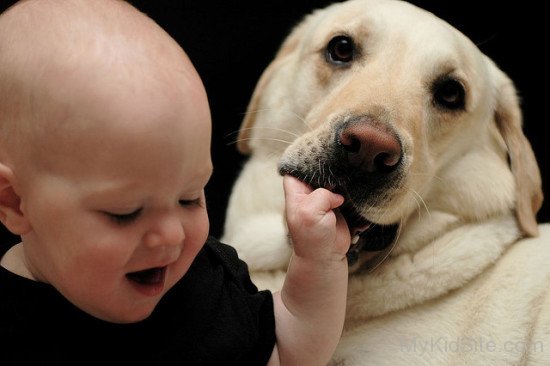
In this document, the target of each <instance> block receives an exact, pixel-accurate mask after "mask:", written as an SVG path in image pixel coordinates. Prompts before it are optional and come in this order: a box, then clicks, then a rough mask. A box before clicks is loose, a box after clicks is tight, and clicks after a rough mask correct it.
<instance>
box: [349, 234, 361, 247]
mask: <svg viewBox="0 0 550 366" xmlns="http://www.w3.org/2000/svg"><path fill="white" fill-rule="evenodd" d="M360 234H361V233H357V234H355V235H354V236H353V238H351V244H352V245H355V244H357V242H358V241H359V238H360Z"/></svg>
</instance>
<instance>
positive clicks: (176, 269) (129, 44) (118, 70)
mask: <svg viewBox="0 0 550 366" xmlns="http://www.w3.org/2000/svg"><path fill="white" fill-rule="evenodd" d="M85 3H86V2H85V1H83V2H82V4H85ZM89 3H90V2H89ZM94 3H95V4H97V5H94V6H97V9H96V10H97V11H98V14H99V13H101V12H102V11H105V12H106V13H109V14H111V13H113V12H114V11H116V12H118V13H117V16H116V19H117V22H119V23H122V24H125V25H124V26H121V28H119V29H117V30H116V31H117V32H119V33H120V34H121V35H122V36H123V37H119V38H117V37H104V38H102V37H101V34H102V33H101V32H102V30H101V29H109V32H112V31H113V30H112V28H109V27H110V26H111V25H110V24H103V23H105V22H109V18H108V17H105V16H98V17H95V18H94V15H93V12H92V13H90V11H89V10H90V9H87V12H85V14H86V19H78V14H71V16H72V17H73V18H76V20H75V22H76V23H75V24H79V26H82V24H85V26H88V27H91V28H92V29H93V27H94V22H98V23H99V24H98V29H97V30H96V31H97V32H96V33H97V34H98V36H97V37H95V38H94V42H97V43H99V44H96V43H95V44H94V47H96V50H95V51H93V52H92V51H88V50H87V49H86V48H83V49H82V50H81V52H82V54H81V55H80V59H79V60H78V62H75V63H74V64H70V62H68V61H66V58H65V57H63V53H62V49H63V48H70V47H71V44H70V43H71V40H70V39H69V40H67V42H68V43H69V44H63V42H60V41H59V40H58V39H57V38H55V37H52V38H51V39H49V38H48V34H47V32H40V34H39V36H40V37H44V39H43V40H42V41H43V43H44V42H45V43H46V44H47V42H48V41H49V42H52V41H53V39H55V40H56V41H55V43H51V44H50V45H51V49H50V48H48V47H45V48H44V49H41V50H39V51H36V54H35V55H34V58H31V61H29V62H28V64H26V65H25V66H26V69H24V70H23V71H21V72H22V74H21V75H35V76H36V75H39V77H29V78H28V79H27V80H24V82H25V83H27V84H26V85H25V87H24V88H23V89H22V90H29V91H30V92H29V95H31V96H32V98H31V99H32V105H29V106H25V108H23V109H22V112H21V113H19V112H18V113H12V115H14V116H17V118H18V119H19V120H16V122H14V123H17V124H16V125H14V126H15V127H14V126H10V125H8V124H9V123H12V122H10V121H6V120H1V121H0V123H2V124H4V125H0V128H1V129H2V131H4V133H3V134H2V136H6V134H7V133H12V134H13V136H9V137H3V138H2V139H0V220H1V221H2V223H3V224H4V225H5V226H6V227H7V228H8V229H9V230H10V231H12V232H13V233H14V234H17V235H20V236H21V238H22V242H21V243H20V244H18V245H16V246H14V247H12V248H11V249H10V250H9V251H8V252H7V253H6V255H4V257H2V258H1V261H0V265H1V266H3V267H4V268H6V269H8V270H10V271H11V272H13V273H16V274H18V275H21V276H23V277H27V278H29V279H32V280H36V281H41V282H45V283H49V284H51V285H52V286H54V287H55V288H56V289H57V290H58V291H59V292H60V293H61V294H63V296H65V297H66V298H67V299H68V300H69V301H71V302H72V303H73V304H75V305H76V306H78V307H79V308H80V309H82V310H83V311H85V312H87V313H89V314H91V315H93V316H95V317H97V318H99V319H103V320H106V321H110V322H115V323H131V322H136V321H139V320H142V319H144V318H146V317H148V316H149V315H150V314H151V312H152V311H153V310H154V308H155V306H156V305H157V304H158V302H159V301H160V299H161V298H162V296H163V295H164V294H165V293H166V292H167V291H168V290H169V289H170V288H171V287H172V286H173V285H174V284H175V283H176V282H177V281H179V280H180V279H181V278H182V277H183V276H184V275H185V273H186V272H187V270H188V269H189V266H190V265H191V263H192V262H193V260H194V259H195V257H196V255H197V254H198V252H199V251H200V249H201V248H202V246H203V245H204V243H205V241H206V238H207V235H208V230H209V224H208V215H207V211H206V202H205V196H204V187H205V185H206V184H207V182H208V180H209V178H210V175H211V173H212V163H211V157H210V134H211V123H210V114H209V110H208V101H207V97H206V93H205V91H204V87H203V85H202V83H201V81H200V78H199V76H198V74H197V73H196V71H195V69H194V68H193V65H192V64H191V62H190V61H189V59H188V58H187V57H186V56H185V54H184V53H183V51H182V50H181V49H180V48H179V46H178V45H177V44H176V43H175V42H174V41H173V40H172V39H170V38H169V36H168V35H167V34H166V33H164V32H163V31H162V30H161V29H160V28H159V27H158V26H156V25H155V24H154V23H153V22H152V21H150V20H149V19H147V18H146V17H145V16H143V15H142V14H141V13H139V12H137V11H136V10H135V9H133V8H131V7H130V6H127V5H126V4H123V3H120V2H115V1H103V0H102V1H97V2H94ZM76 4H78V2H76ZM44 6H50V7H51V4H48V3H45V2H40V1H27V2H26V3H25V4H24V6H23V7H20V8H19V9H18V10H17V11H12V12H11V13H9V14H8V16H9V17H12V18H11V19H10V18H8V20H9V21H10V22H11V23H9V22H8V23H7V24H10V27H9V30H10V31H12V32H17V34H20V35H21V34H24V35H25V36H24V37H23V40H22V41H21V42H18V45H20V46H18V47H23V48H24V47H25V42H24V41H25V37H29V38H28V39H27V40H30V39H31V37H32V36H33V35H32V34H31V35H28V34H29V29H13V28H14V27H16V26H18V24H20V23H18V22H17V19H18V18H17V17H26V16H27V15H28V14H29V13H30V14H31V15H32V14H35V15H36V14H44V11H45V9H44V8H43V7H44ZM56 6H57V7H58V8H59V7H62V5H60V4H57V5H56ZM58 10H59V9H58ZM92 10H93V9H92ZM67 11H70V9H69V10H67ZM94 11H95V10H94ZM25 12H27V13H25ZM90 14H92V15H90ZM55 15H56V13H55V12H52V13H51V14H46V15H45V16H37V18H36V19H34V23H33V27H32V29H35V28H36V29H39V28H40V27H39V26H40V22H44V23H45V24H42V26H45V27H48V26H51V27H52V28H55V26H54V25H55V24H60V23H61V22H60V20H61V19H56V17H55ZM6 18H7V17H6V16H4V17H3V18H0V30H3V29H2V26H1V24H2V23H4V24H6ZM13 19H15V20H13ZM79 21H80V23H78V22H79ZM126 21H127V22H126ZM37 22H38V23H37ZM102 22H103V23H102ZM37 24H38V26H37ZM117 24H118V23H117ZM69 26H70V25H69ZM100 26H105V27H103V28H101V27H100ZM99 28H101V29H99ZM31 33H32V32H31ZM89 33H90V32H85V33H83V34H82V35H81V36H75V39H74V42H75V44H79V45H82V44H87V43H86V42H87V41H89V40H90V38H89V37H87V36H86V34H89ZM1 34H4V35H5V34H6V31H5V30H4V32H2V33H1ZM111 34H112V33H111ZM34 36H35V37H38V36H37V35H36V34H35V35H34ZM1 37H4V36H1V35H0V45H1V43H2V39H1ZM78 37H84V38H83V39H80V38H78ZM86 37H87V38H86ZM125 37H127V38H125ZM98 39H99V41H97V40H98ZM113 39H115V40H113ZM138 40H139V41H138ZM113 42H117V43H116V44H112V43H113ZM136 42H138V43H136ZM137 44H139V47H138V48H140V49H138V50H137V51H136V45H137ZM21 45H22V46H21ZM27 46H28V44H27ZM28 47H29V50H30V49H31V48H32V47H30V46H28ZM60 48H61V49H60ZM97 48H99V50H100V52H98V53H97V52H96V51H97ZM151 50H154V51H155V52H151ZM29 52H30V51H29ZM17 54H18V53H17V50H16V51H14V55H17ZM21 54H23V53H21ZM98 55H100V56H101V57H98ZM150 55H155V56H154V57H152V56H150ZM15 58H16V57H15ZM33 60H34V61H33ZM67 63H69V64H67ZM1 66H4V67H8V66H9V64H8V65H7V64H4V65H2V64H0V67H1ZM12 73H13V74H17V70H15V71H13V72H12ZM136 76H139V77H136ZM23 79H24V78H23ZM1 80H3V79H2V77H1V76H0V81H1ZM60 80H63V82H59V81H60ZM25 88H26V89H25ZM8 107H9V106H8ZM8 107H6V106H0V110H1V109H2V108H8ZM14 141H16V142H17V144H16V143H14ZM21 146H26V147H29V148H27V149H22V148H21ZM284 188H285V195H286V198H287V219H288V226H289V229H290V234H291V237H292V240H293V244H294V254H293V257H292V260H291V263H290V265H289V269H288V275H287V278H286V280H285V284H284V286H283V289H282V290H281V291H280V292H278V293H275V294H274V307H275V319H276V336H277V344H276V346H275V349H274V352H273V355H272V358H271V360H270V364H285V365H292V364H296V365H321V364H326V363H327V362H328V360H329V359H330V357H331V355H332V353H333V351H334V349H335V347H336V344H337V342H338V339H339V337H340V334H341V331H342V327H343V321H344V311H345V298H346V291H347V275H348V271H347V262H346V258H345V253H346V251H347V249H348V247H349V243H350V236H349V231H348V228H347V226H346V223H345V221H344V220H343V218H342V217H341V216H340V215H339V213H338V212H337V211H335V209H336V208H337V207H338V206H340V205H341V204H342V202H343V198H342V197H341V196H339V195H336V194H334V193H332V192H330V191H328V190H324V189H317V190H312V189H311V188H310V187H308V186H307V185H305V184H303V183H302V182H300V181H298V180H296V179H294V178H291V177H285V179H284ZM197 300H198V301H200V299H197Z"/></svg>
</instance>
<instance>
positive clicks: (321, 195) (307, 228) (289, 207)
mask: <svg viewBox="0 0 550 366" xmlns="http://www.w3.org/2000/svg"><path fill="white" fill-rule="evenodd" d="M283 187H284V191H285V201H286V219H287V223H288V229H289V231H290V236H291V237H292V242H293V245H294V251H295V253H296V255H298V256H300V257H304V258H308V259H319V260H326V259H334V258H336V259H343V258H344V257H345V255H346V252H347V251H348V249H349V246H350V242H351V238H350V233H349V229H348V226H347V223H346V221H345V220H344V218H343V216H342V215H341V214H340V212H339V211H338V210H337V208H338V207H340V206H341V205H342V204H343V203H344V197H342V196H341V195H339V194H337V193H333V192H331V191H329V190H327V189H324V188H317V189H315V190H314V189H312V188H311V187H310V186H309V185H307V184H306V183H304V182H302V181H300V180H299V179H297V178H294V177H292V176H288V175H286V176H284V178H283Z"/></svg>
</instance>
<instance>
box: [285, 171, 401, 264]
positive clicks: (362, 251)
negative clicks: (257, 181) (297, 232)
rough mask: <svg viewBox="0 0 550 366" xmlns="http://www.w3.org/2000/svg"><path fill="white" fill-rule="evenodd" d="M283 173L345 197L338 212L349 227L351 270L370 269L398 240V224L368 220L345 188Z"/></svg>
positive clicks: (348, 257) (297, 174)
mask: <svg viewBox="0 0 550 366" xmlns="http://www.w3.org/2000/svg"><path fill="white" fill-rule="evenodd" d="M280 173H281V174H282V175H285V174H288V175H292V176H294V177H296V178H298V179H300V180H302V181H304V182H305V183H307V184H309V185H310V186H311V187H312V188H314V189H316V188H325V189H328V190H330V191H332V192H335V193H338V194H341V195H342V196H343V197H344V204H343V205H342V206H341V207H340V208H339V210H340V213H341V214H342V216H343V217H344V219H345V220H346V222H347V224H348V228H349V230H350V234H351V238H352V239H351V243H350V248H349V250H348V252H347V254H346V256H347V259H348V265H349V266H350V267H354V266H355V265H356V264H360V267H365V268H366V269H371V267H375V266H377V265H378V264H379V263H380V262H381V261H382V260H383V259H385V258H386V256H387V254H389V251H390V250H391V248H392V247H393V245H394V243H395V241H396V239H397V233H398V231H399V224H389V225H381V224H377V223H375V222H373V221H371V220H369V219H367V218H365V217H364V216H363V215H362V214H361V213H360V212H359V210H357V209H356V207H355V206H354V204H353V200H351V199H350V197H349V194H348V193H347V189H345V187H342V186H338V185H334V184H330V185H329V184H322V183H320V181H321V180H320V179H319V180H316V181H315V182H311V181H307V180H305V179H304V176H301V175H300V174H299V171H298V170H291V169H285V167H281V169H280ZM306 176H307V175H306ZM360 259H362V260H360ZM375 262H377V263H375Z"/></svg>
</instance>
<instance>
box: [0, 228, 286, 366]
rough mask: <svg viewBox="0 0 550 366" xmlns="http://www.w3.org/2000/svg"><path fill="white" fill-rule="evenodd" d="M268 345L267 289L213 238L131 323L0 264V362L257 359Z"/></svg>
mask: <svg viewBox="0 0 550 366" xmlns="http://www.w3.org/2000/svg"><path fill="white" fill-rule="evenodd" d="M8 248H9V247H8V246H6V245H4V246H0V258H1V257H2V256H3V255H4V254H5V252H6V251H7V249H8ZM274 345H275V321H274V313H273V298H272V295H271V293H270V292H268V291H260V292H258V290H257V288H256V287H255V286H254V285H253V284H252V282H251V281H250V277H249V274H248V268H247V266H246V264H245V263H244V262H242V261H241V260H239V259H238V257H237V253H236V252H235V250H234V249H233V248H231V247H229V246H227V245H224V244H221V243H219V242H217V241H216V240H215V239H213V238H209V239H208V241H207V243H206V244H205V246H204V247H203V249H202V250H201V251H200V253H199V254H198V255H197V258H196V259H195V261H194V262H193V264H192V266H191V267H190V269H189V271H188V272H187V273H186V274H185V276H184V277H183V278H182V279H181V280H180V281H179V282H178V283H177V284H176V285H175V286H174V287H173V288H172V289H170V291H168V293H167V294H166V295H165V296H164V297H163V298H162V300H161V301H160V302H159V304H158V305H157V307H156V308H155V310H154V311H153V313H152V314H151V316H149V317H148V318H147V319H145V320H143V321H140V322H137V323H132V324H114V323H109V322H106V321H102V320H99V319H97V318H94V317H92V316H90V315H88V314H87V313H85V312H83V311H81V310H80V309H78V308H77V307H75V306H74V305H72V304H71V303H70V302H69V301H68V300H66V299H65V298H64V297H63V296H62V295H61V294H60V293H59V292H58V291H57V290H56V289H55V288H54V287H53V286H51V285H49V284H46V283H42V282H36V281H32V280H29V279H26V278H23V277H20V276H18V275H16V274H13V273H11V272H9V271H7V270H6V269H5V268H3V267H0V365H2V366H4V365H5V366H8V365H65V364H71V365H86V364H92V363H93V364H98V365H101V364H115V363H116V362H120V364H121V365H265V364H266V363H267V360H268V359H269V357H270V355H271V353H272V351H273V347H274Z"/></svg>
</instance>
